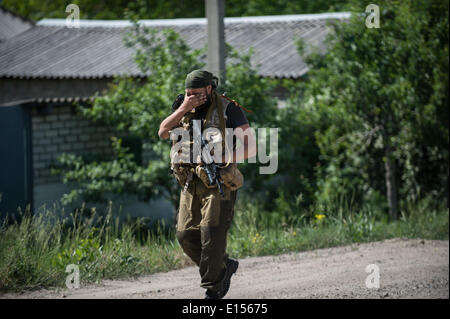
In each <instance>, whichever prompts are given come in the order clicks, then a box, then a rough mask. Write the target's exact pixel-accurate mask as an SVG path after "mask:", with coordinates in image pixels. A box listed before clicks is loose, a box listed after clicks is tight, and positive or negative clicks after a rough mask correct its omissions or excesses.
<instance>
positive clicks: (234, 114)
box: [225, 102, 248, 130]
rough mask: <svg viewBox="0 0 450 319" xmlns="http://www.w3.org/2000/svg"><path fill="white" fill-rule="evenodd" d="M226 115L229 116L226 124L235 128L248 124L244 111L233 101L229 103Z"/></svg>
mask: <svg viewBox="0 0 450 319" xmlns="http://www.w3.org/2000/svg"><path fill="white" fill-rule="evenodd" d="M225 115H226V117H227V121H226V124H225V126H226V127H231V128H232V129H233V130H234V129H235V128H236V127H239V126H241V125H244V124H248V120H247V118H246V117H245V114H244V111H242V109H241V108H240V107H239V106H237V105H236V104H234V103H233V102H230V103H228V105H227V109H226V111H225Z"/></svg>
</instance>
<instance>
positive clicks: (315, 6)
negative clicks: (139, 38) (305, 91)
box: [2, 0, 348, 20]
mask: <svg viewBox="0 0 450 319" xmlns="http://www.w3.org/2000/svg"><path fill="white" fill-rule="evenodd" d="M347 2H348V1H347V0H317V1H307V0H283V1H269V0H249V1H239V0H227V1H226V4H225V16H228V17H241V16H258V15H277V14H299V13H318V12H326V11H340V10H343V9H344V8H345V5H346V3H347ZM70 3H74V4H77V5H78V6H79V7H80V18H81V19H112V20H115V19H123V18H124V17H125V16H126V13H127V12H129V11H136V12H137V13H138V15H139V18H140V19H173V18H197V17H204V16H205V3H204V1H199V0H185V1H176V0H138V1H132V2H130V1H125V0H108V1H106V0H97V1H92V0H72V1H70ZM68 4H69V2H67V1H63V0H52V1H42V0H22V1H15V0H3V1H2V5H3V6H5V7H6V8H8V9H10V10H12V11H14V12H16V13H17V14H20V15H22V16H23V17H26V18H29V19H33V20H40V19H43V18H65V17H66V16H67V15H68V13H65V8H66V6H67V5H68Z"/></svg>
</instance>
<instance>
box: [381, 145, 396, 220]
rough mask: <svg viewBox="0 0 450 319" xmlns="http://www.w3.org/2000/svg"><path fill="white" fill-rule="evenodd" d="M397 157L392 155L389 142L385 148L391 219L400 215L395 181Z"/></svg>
mask: <svg viewBox="0 0 450 319" xmlns="http://www.w3.org/2000/svg"><path fill="white" fill-rule="evenodd" d="M395 166H396V165H395V159H394V158H393V156H392V149H391V146H390V145H389V142H387V146H386V148H385V162H384V170H385V181H386V196H387V200H388V207H389V216H390V218H391V220H395V219H397V217H398V200H397V183H396V182H395V171H396V167H395Z"/></svg>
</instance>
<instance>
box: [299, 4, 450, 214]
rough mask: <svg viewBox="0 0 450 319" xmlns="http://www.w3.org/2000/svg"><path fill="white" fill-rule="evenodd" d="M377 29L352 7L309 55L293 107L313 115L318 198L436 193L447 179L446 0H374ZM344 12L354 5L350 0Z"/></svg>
mask: <svg viewBox="0 0 450 319" xmlns="http://www.w3.org/2000/svg"><path fill="white" fill-rule="evenodd" d="M377 4H378V5H379V7H380V10H381V17H380V28H367V27H366V26H365V20H366V17H365V16H364V15H362V14H353V15H352V17H351V18H350V20H349V21H348V23H339V24H334V25H333V30H334V32H333V33H332V35H331V36H330V37H329V40H328V42H327V43H328V50H327V54H325V55H320V54H317V53H315V54H311V55H310V56H309V58H308V62H309V63H310V65H311V71H310V72H309V74H308V77H309V80H308V84H307V89H306V91H307V93H306V94H305V98H304V99H303V102H302V104H303V108H305V109H309V110H310V116H311V117H312V118H315V123H316V128H317V131H316V141H317V143H318V146H319V147H320V151H321V160H322V161H324V162H325V163H326V165H324V166H322V167H321V168H320V169H319V170H318V192H317V196H318V198H319V199H325V200H329V201H330V200H331V197H333V195H334V194H336V193H341V194H345V195H347V196H349V197H352V196H353V197H355V198H357V199H359V201H360V202H368V201H370V200H374V199H380V198H383V196H382V194H383V193H384V194H385V197H384V198H386V200H387V207H388V209H389V214H390V216H391V217H392V218H396V217H397V215H398V205H399V203H398V198H400V199H404V200H414V199H416V198H418V197H420V196H421V195H425V194H432V195H434V196H435V197H436V198H442V196H444V195H445V193H444V192H445V189H446V187H447V189H448V186H446V185H447V184H448V145H449V140H448V32H447V31H448V2H445V1H401V2H392V1H381V2H378V3H377ZM352 8H353V11H354V12H364V9H365V8H364V7H361V6H360V4H358V3H357V2H354V4H353V7H352Z"/></svg>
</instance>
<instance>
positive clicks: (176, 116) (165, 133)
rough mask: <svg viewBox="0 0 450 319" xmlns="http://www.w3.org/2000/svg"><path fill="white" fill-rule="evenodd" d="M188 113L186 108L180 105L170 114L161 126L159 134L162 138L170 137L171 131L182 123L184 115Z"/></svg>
mask: <svg viewBox="0 0 450 319" xmlns="http://www.w3.org/2000/svg"><path fill="white" fill-rule="evenodd" d="M185 114H186V110H185V109H184V108H181V107H179V108H178V109H177V110H176V111H175V112H173V113H172V114H170V115H169V116H168V117H166V119H165V120H164V121H162V122H161V125H160V126H159V131H158V135H159V137H160V138H162V139H167V138H169V131H170V130H171V129H173V128H174V127H175V126H176V125H178V123H180V121H181V119H182V118H183V116H184V115H185Z"/></svg>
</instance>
